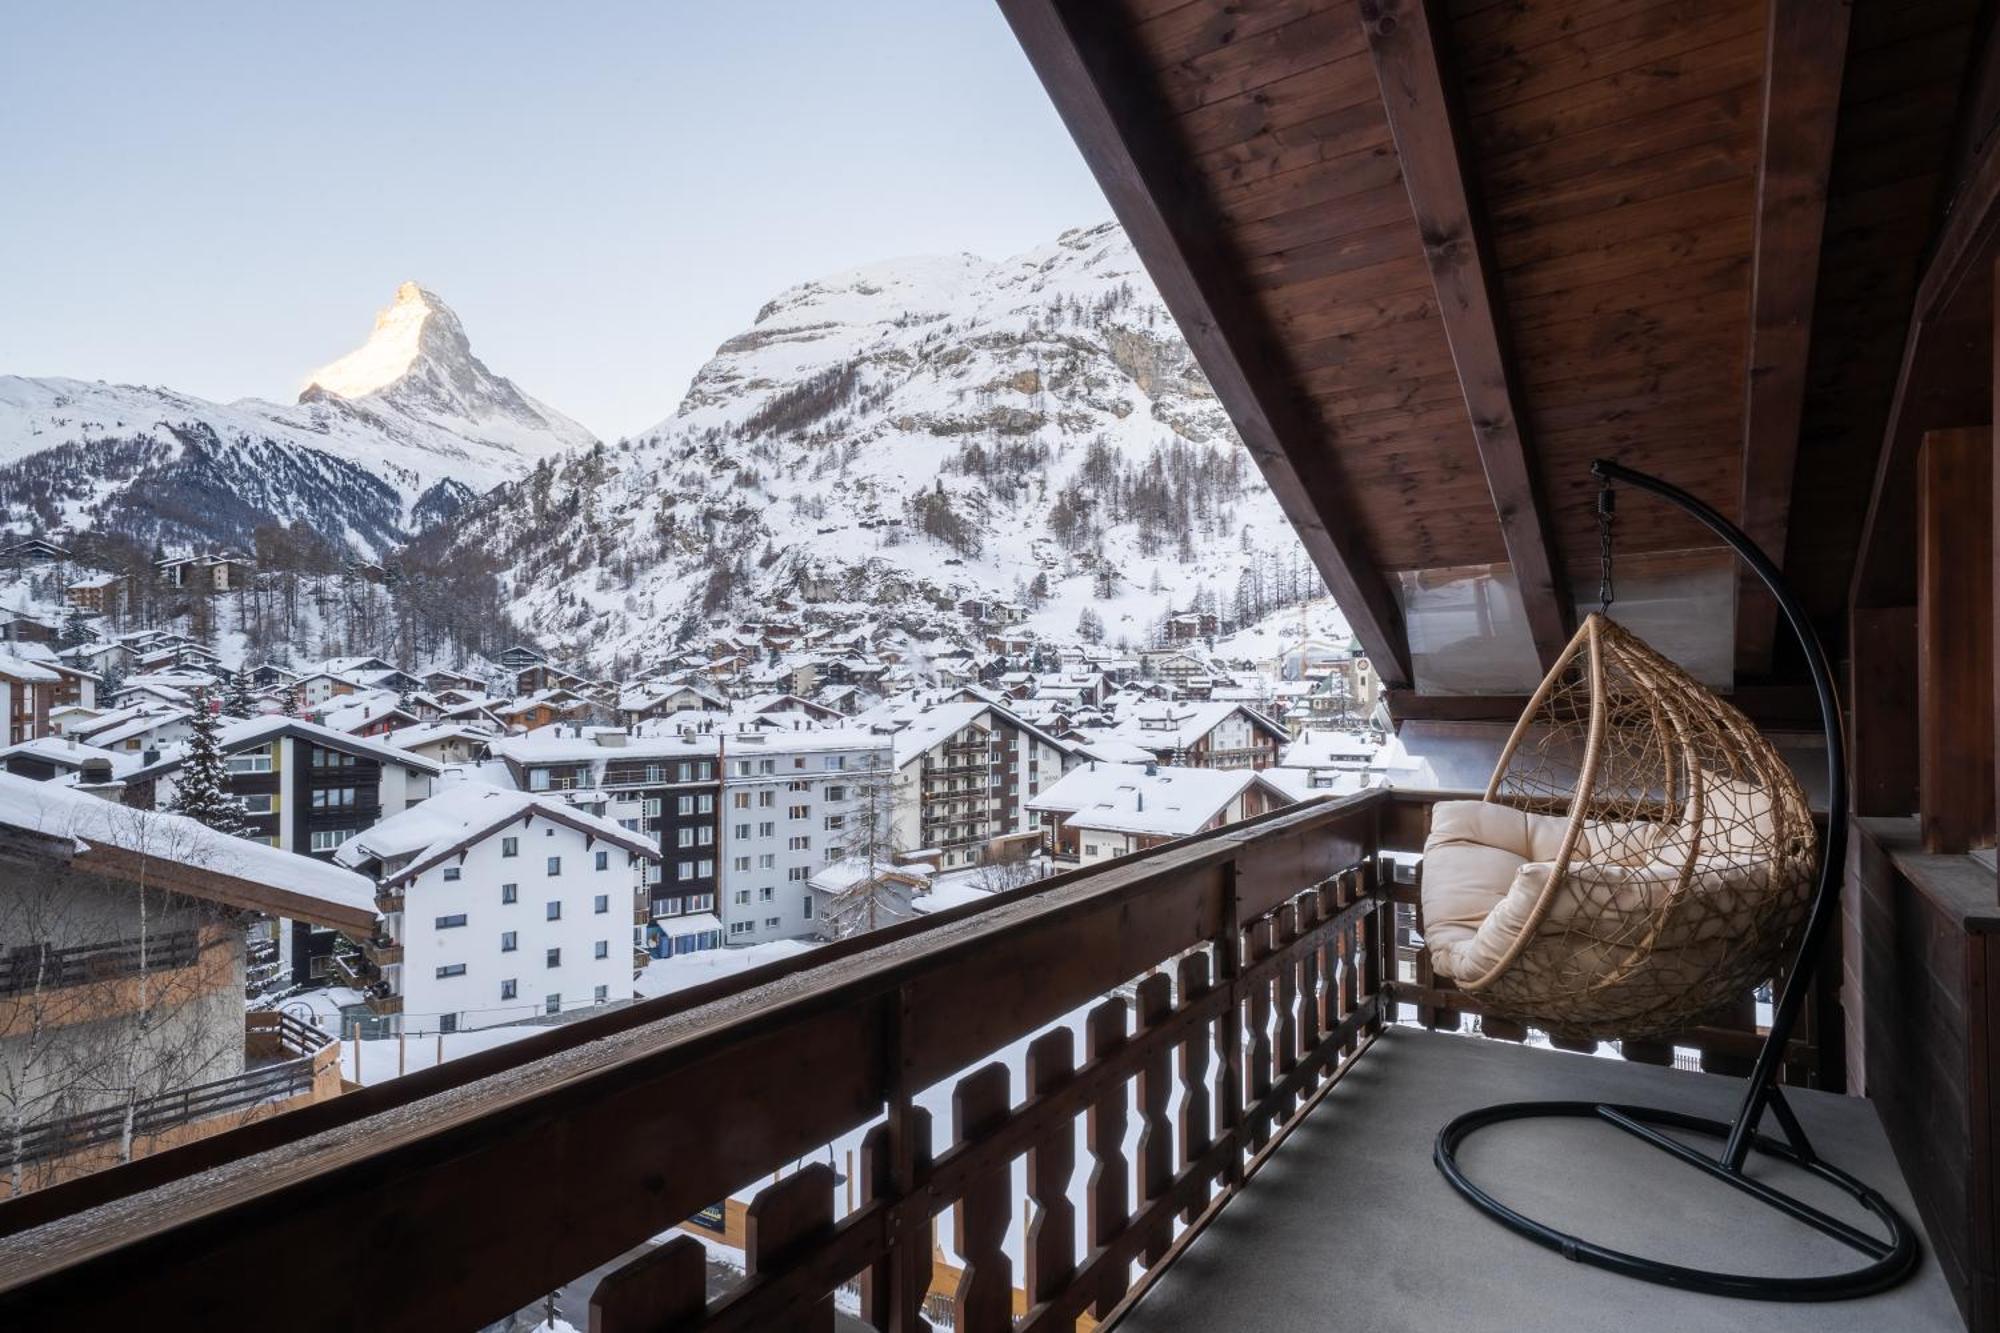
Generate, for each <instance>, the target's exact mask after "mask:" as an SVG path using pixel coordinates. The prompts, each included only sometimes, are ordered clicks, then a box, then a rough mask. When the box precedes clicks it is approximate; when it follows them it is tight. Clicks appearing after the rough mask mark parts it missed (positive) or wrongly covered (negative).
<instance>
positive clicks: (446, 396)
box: [299, 282, 597, 462]
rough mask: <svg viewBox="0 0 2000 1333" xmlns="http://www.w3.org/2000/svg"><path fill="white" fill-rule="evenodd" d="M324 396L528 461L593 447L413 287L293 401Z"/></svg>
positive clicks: (446, 310)
mask: <svg viewBox="0 0 2000 1333" xmlns="http://www.w3.org/2000/svg"><path fill="white" fill-rule="evenodd" d="M329 394H330V395H333V396H334V397H337V398H341V399H344V400H346V401H347V402H349V403H351V404H354V405H356V406H359V407H363V408H366V407H368V406H371V405H374V404H381V405H385V406H388V407H392V408H394V409H396V410H397V411H399V412H401V413H404V414H406V415H408V416H411V417H414V418H416V419H417V420H418V421H421V422H424V423H425V424H427V425H430V426H434V427H437V428H439V429H441V430H447V431H450V432H451V433H453V434H454V435H458V436H462V437H463V438H465V439H468V440H473V441H476V442H478V443H480V444H485V445H490V446H493V447H496V448H499V449H504V450H508V451H510V452H513V453H517V454H520V455H521V456H522V457H523V458H525V459H526V460H528V461H530V462H532V461H534V460H535V459H538V458H542V457H546V456H548V455H551V454H558V453H563V452H565V451H567V450H570V449H581V448H588V447H589V446H591V445H593V444H596V443H597V437H596V436H595V435H593V434H591V433H590V431H588V430H586V429H585V428H584V427H583V426H581V425H579V424H578V423H577V422H575V421H572V420H571V419H570V418H568V417H566V416H564V415H563V414H562V413H560V412H558V411H556V410H555V409H554V408H552V407H550V406H548V405H547V404H546V403H542V402H540V401H538V400H536V399H534V398H532V397H530V396H529V395H527V394H525V393H523V392H522V391H521V390H520V389H519V388H518V387H516V386H515V384H514V382H513V381H512V380H510V379H507V378H506V377H504V376H501V375H496V374H494V373H493V372H492V371H491V370H488V369H487V368H486V364H485V363H484V362H483V361H481V360H480V359H479V358H478V357H476V356H474V355H473V354H472V340H471V339H469V338H468V337H466V334H465V325H464V324H463V323H461V322H460V320H459V318H458V315H457V314H456V313H455V312H454V311H453V310H452V308H451V307H450V306H448V305H446V304H445V303H444V302H443V301H442V300H441V299H439V297H438V295H437V294H436V293H435V292H432V291H431V290H429V289H428V288H426V287H423V286H420V285H419V284H417V283H415V282H405V283H403V284H402V285H401V286H400V287H398V288H396V299H395V300H394V301H392V302H391V303H390V304H389V306H388V307H387V308H386V309H384V310H382V311H381V312H380V313H378V314H377V315H376V316H375V327H374V329H373V331H371V332H370V333H369V335H368V340H367V341H366V342H364V343H363V344H362V345H361V346H360V347H357V348H356V349H355V350H354V351H352V352H349V353H348V354H347V355H346V356H343V357H341V358H340V359H339V360H338V361H335V362H333V363H331V364H330V365H326V366H323V367H321V368H320V369H319V370H316V371H314V372H313V373H312V375H311V376H310V377H309V378H308V379H307V382H306V387H305V390H304V391H303V392H302V393H300V394H299V401H300V402H301V403H313V402H319V401H323V400H324V399H325V397H326V396H327V395H329Z"/></svg>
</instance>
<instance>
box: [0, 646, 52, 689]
mask: <svg viewBox="0 0 2000 1333" xmlns="http://www.w3.org/2000/svg"><path fill="white" fill-rule="evenodd" d="M0 676H6V677H9V678H10V679H13V680H21V681H27V682H28V683H30V684H33V685H58V684H61V683H62V674H61V673H60V672H58V671H56V670H55V669H54V668H52V667H45V666H42V665H40V664H39V663H35V662H30V661H29V660H28V659H27V658H25V657H21V656H18V655H16V654H14V653H0Z"/></svg>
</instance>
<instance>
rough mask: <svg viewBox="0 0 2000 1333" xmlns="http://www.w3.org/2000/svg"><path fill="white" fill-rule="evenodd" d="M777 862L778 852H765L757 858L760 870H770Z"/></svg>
mask: <svg viewBox="0 0 2000 1333" xmlns="http://www.w3.org/2000/svg"><path fill="white" fill-rule="evenodd" d="M777 864H778V854H777V853H776V852H765V853H764V854H763V855H761V856H759V857H758V858H757V868H758V869H759V870H770V869H771V868H773V867H774V866H776V865H777Z"/></svg>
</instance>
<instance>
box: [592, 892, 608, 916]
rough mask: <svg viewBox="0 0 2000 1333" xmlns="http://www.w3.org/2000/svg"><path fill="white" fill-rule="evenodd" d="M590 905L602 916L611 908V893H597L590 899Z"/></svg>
mask: <svg viewBox="0 0 2000 1333" xmlns="http://www.w3.org/2000/svg"><path fill="white" fill-rule="evenodd" d="M592 906H593V909H594V910H595V911H596V913H597V914H598V915H599V916H603V915H604V914H605V913H606V912H608V911H610V910H611V895H610V894H608V893H600V894H598V895H597V897H596V898H595V899H594V900H593V901H592Z"/></svg>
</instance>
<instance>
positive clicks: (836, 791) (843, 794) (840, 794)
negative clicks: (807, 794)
mask: <svg viewBox="0 0 2000 1333" xmlns="http://www.w3.org/2000/svg"><path fill="white" fill-rule="evenodd" d="M826 799H827V800H829V801H844V800H846V799H847V788H845V787H841V786H831V787H828V788H827V789H826Z"/></svg>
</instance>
